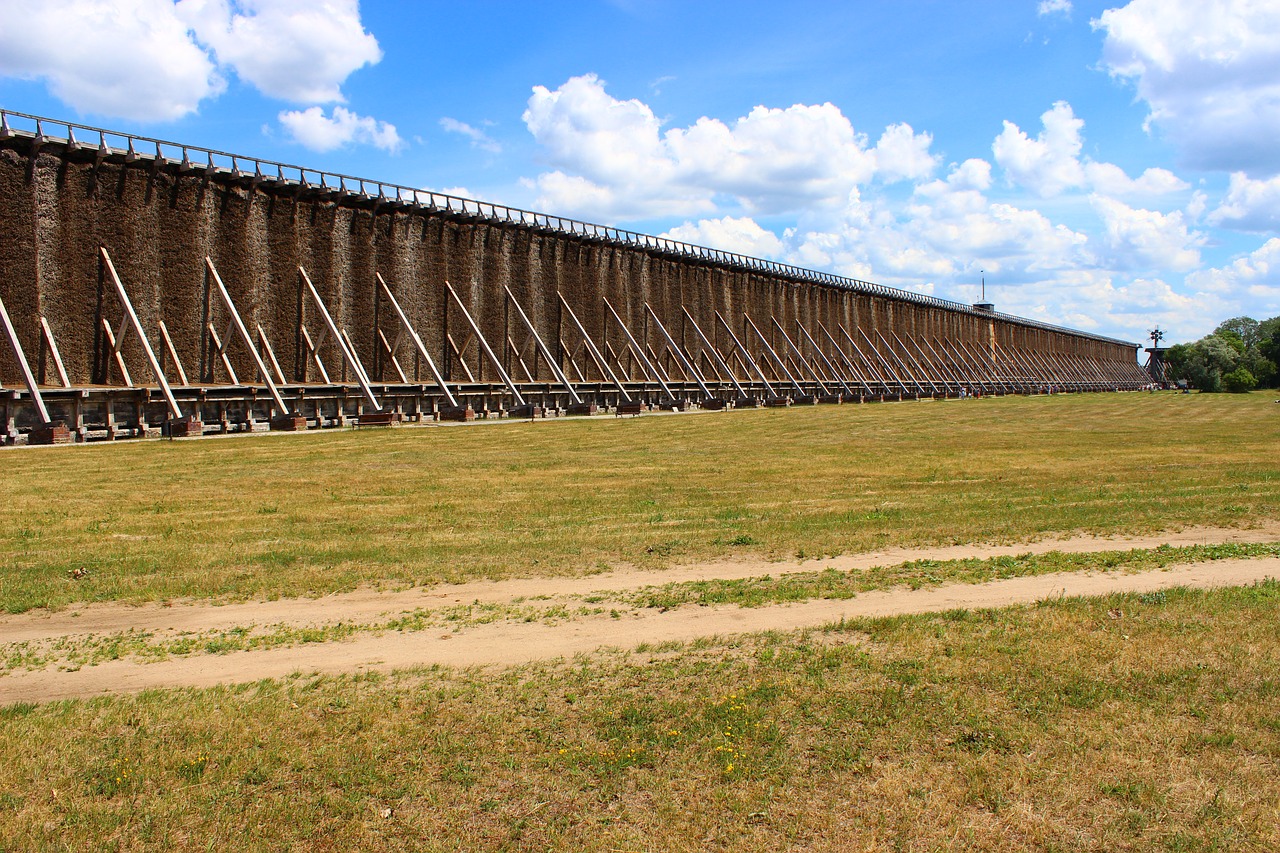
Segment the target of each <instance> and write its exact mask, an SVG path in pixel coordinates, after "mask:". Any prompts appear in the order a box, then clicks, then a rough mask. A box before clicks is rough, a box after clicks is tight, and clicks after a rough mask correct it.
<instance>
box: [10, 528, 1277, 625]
mask: <svg viewBox="0 0 1280 853" xmlns="http://www.w3.org/2000/svg"><path fill="white" fill-rule="evenodd" d="M1277 540H1280V526H1276V525H1271V526H1267V527H1262V528H1257V529H1253V530H1233V529H1220V528H1191V529H1187V530H1183V531H1177V532H1173V533H1161V534H1158V535H1155V536H1144V537H1106V538H1103V537H1097V536H1073V537H1070V538H1066V539H1047V540H1043V541H1039V542H1030V543H1022V544H1016V545H952V546H943V547H935V548H895V549H889V550H885V551H877V552H872V553H866V554H851V555H847V556H841V557H832V558H828V559H821V560H805V561H790V562H787V561H783V562H766V561H762V560H744V561H722V562H716V563H705V564H699V565H689V566H677V567H675V568H671V569H664V570H658V571H639V570H632V571H621V572H612V573H609V574H598V575H588V576H584V577H570V578H564V577H551V578H517V579H513V580H504V581H477V582H472V583H465V584H443V585H439V586H434V587H416V588H412V589H406V590H399V591H394V592H379V591H376V590H367V589H366V590H359V591H357V592H350V593H339V594H335V595H327V596H324V597H322V598H291V599H279V600H275V601H248V602H237V603H231V604H211V603H209V602H199V601H198V602H190V601H188V602H175V603H172V604H168V605H165V604H144V605H129V604H115V603H108V604H85V605H79V606H74V607H68V608H64V609H61V610H57V611H48V610H35V611H30V612H28V613H21V614H16V615H6V616H0V645H2V644H5V643H21V642H30V641H41V640H49V639H54V638H57V637H75V636H84V635H87V634H96V635H103V634H112V633H117V632H122V631H128V630H130V629H132V630H135V631H150V632H154V633H156V634H159V635H164V634H173V635H176V634H179V633H182V632H192V633H203V632H209V631H226V630H230V629H232V628H237V627H242V626H250V625H259V626H262V625H287V626H291V627H314V626H319V625H333V624H337V623H339V622H341V623H369V622H374V621H379V620H384V619H386V618H388V617H394V616H398V615H400V614H403V613H407V612H412V611H414V610H415V609H418V608H427V609H435V608H439V607H442V606H447V605H451V604H466V603H470V602H480V603H483V604H488V603H498V604H503V603H510V602H512V601H516V600H519V599H529V598H534V597H546V598H548V599H551V600H555V599H561V598H566V597H569V596H574V595H588V594H590V593H593V592H615V591H620V590H630V589H639V588H641V587H645V586H652V585H660V584H667V583H679V582H684V581H695V580H733V579H738V578H752V577H760V576H762V575H771V576H773V577H778V576H779V575H783V574H787V573H790V572H812V571H820V570H822V569H826V568H833V569H837V570H839V571H846V572H850V571H859V570H867V569H872V568H876V567H880V566H896V565H898V564H900V563H904V562H908V561H911V560H925V559H929V560H960V559H967V558H979V559H987V558H991V557H1000V556H1009V555H1015V554H1029V553H1030V554H1045V553H1048V552H1050V551H1060V552H1063V553H1091V552H1101V551H1127V550H1131V549H1134V548H1156V547H1159V546H1160V545H1175V546H1178V545H1217V544H1223V543H1229V542H1241V543H1244V542H1275V541H1277Z"/></svg>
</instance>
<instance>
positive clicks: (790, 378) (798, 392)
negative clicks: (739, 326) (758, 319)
mask: <svg viewBox="0 0 1280 853" xmlns="http://www.w3.org/2000/svg"><path fill="white" fill-rule="evenodd" d="M742 319H743V320H745V321H746V322H747V325H748V326H750V327H751V331H753V332H755V333H756V337H757V338H758V339H759V340H760V343H762V344H764V348H765V352H767V353H769V355H771V356H773V363H774V364H776V365H777V366H778V367H779V368H781V370H782V374H783V375H784V376H786V377H787V381H788V382H790V383H791V387H792V388H794V389H796V396H799V397H804V396H806V394H805V393H804V389H803V388H801V387H800V383H799V382H797V381H796V378H795V376H794V375H792V373H791V371H790V370H788V369H787V365H786V364H785V363H784V362H783V361H782V359H781V358H779V357H778V353H777V352H776V351H775V350H774V348H773V347H771V346H769V340H768V338H766V337H765V336H764V333H763V332H761V331H760V328H759V327H758V326H756V324H755V321H753V320H752V319H751V317H750V315H748V314H747V312H746V311H743V312H742Z"/></svg>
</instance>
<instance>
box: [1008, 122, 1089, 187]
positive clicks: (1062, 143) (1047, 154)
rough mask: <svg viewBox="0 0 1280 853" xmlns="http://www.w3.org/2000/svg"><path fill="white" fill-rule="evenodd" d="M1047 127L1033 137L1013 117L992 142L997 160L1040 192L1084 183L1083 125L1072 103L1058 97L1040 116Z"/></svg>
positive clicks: (1014, 178) (1017, 179)
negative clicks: (1082, 161) (1081, 137)
mask: <svg viewBox="0 0 1280 853" xmlns="http://www.w3.org/2000/svg"><path fill="white" fill-rule="evenodd" d="M1040 120H1041V121H1042V122H1043V123H1044V130H1042V131H1040V134H1039V135H1038V136H1037V137H1036V138H1035V139H1032V138H1031V137H1029V136H1027V134H1026V133H1024V132H1023V131H1022V129H1021V128H1019V127H1018V126H1017V125H1016V124H1014V123H1013V122H1011V121H1006V122H1005V123H1004V130H1002V131H1001V132H1000V135H999V136H997V137H996V141H995V142H994V143H992V146H991V150H992V152H993V153H994V154H995V158H996V162H997V163H998V164H1000V166H1001V168H1003V169H1004V170H1005V172H1007V173H1008V175H1009V178H1010V179H1011V180H1012V181H1014V182H1016V183H1018V184H1020V185H1022V186H1024V187H1026V188H1027V189H1029V190H1031V191H1032V192H1034V193H1036V194H1038V195H1040V196H1053V195H1057V194H1058V193H1060V192H1062V191H1063V190H1067V189H1070V188H1072V187H1078V186H1080V185H1081V184H1082V183H1084V169H1083V167H1081V165H1080V159H1079V158H1080V147H1081V141H1080V128H1082V127H1084V121H1083V120H1081V119H1078V118H1076V116H1075V113H1074V112H1073V111H1072V109H1071V105H1070V104H1068V103H1067V102H1066V101H1058V102H1057V103H1055V104H1054V105H1053V107H1052V108H1051V109H1050V110H1049V111H1048V112H1046V113H1044V115H1042V116H1041V117H1040Z"/></svg>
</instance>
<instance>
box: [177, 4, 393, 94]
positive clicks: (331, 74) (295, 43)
mask: <svg viewBox="0 0 1280 853" xmlns="http://www.w3.org/2000/svg"><path fill="white" fill-rule="evenodd" d="M176 8H177V13H178V16H179V17H180V18H181V19H182V20H184V21H185V22H186V23H187V24H188V25H189V26H190V27H191V29H192V30H194V31H195V34H196V38H198V39H199V40H200V42H201V43H202V44H204V45H207V46H208V47H209V48H211V49H212V50H213V52H214V53H215V54H216V55H217V58H218V62H219V63H221V64H223V65H227V66H230V67H232V68H234V69H235V71H236V75H237V76H239V77H240V79H242V80H244V81H246V82H248V83H252V84H253V85H254V87H256V88H257V89H258V90H259V91H261V92H262V93H263V94H266V95H269V96H271V97H273V98H280V99H282V100H286V101H293V102H295V103H303V104H323V103H332V102H334V101H339V102H341V101H345V98H343V96H342V91H341V88H340V87H341V85H342V82H343V81H344V80H346V79H347V77H349V76H350V75H351V73H352V72H353V71H355V70H356V69H358V68H361V67H363V66H365V65H372V64H375V63H377V62H378V61H380V60H381V59H382V51H381V49H379V47H378V41H377V39H375V38H374V37H373V36H372V35H370V34H369V33H367V32H365V29H364V26H363V25H362V24H361V23H360V9H359V4H358V3H357V0H181V2H179V3H178V4H177V7H176Z"/></svg>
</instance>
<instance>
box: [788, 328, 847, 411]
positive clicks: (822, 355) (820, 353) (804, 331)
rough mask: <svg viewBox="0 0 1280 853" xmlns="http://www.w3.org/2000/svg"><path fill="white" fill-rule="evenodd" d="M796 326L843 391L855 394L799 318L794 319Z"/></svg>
mask: <svg viewBox="0 0 1280 853" xmlns="http://www.w3.org/2000/svg"><path fill="white" fill-rule="evenodd" d="M796 328H797V329H799V330H800V334H802V335H804V338H805V340H807V341H808V342H809V346H811V347H813V350H814V352H816V353H817V354H818V357H819V358H821V359H822V361H823V363H824V364H826V366H827V369H828V370H830V371H831V375H832V376H834V377H835V378H836V381H837V382H839V383H840V387H841V388H843V389H844V393H846V394H848V395H849V396H850V397H853V396H855V395H854V393H853V389H852V388H850V387H849V385H848V383H846V382H845V381H844V379H843V378H842V377H841V376H840V371H838V370H837V369H836V366H835V365H834V364H832V363H831V359H829V358H827V354H826V353H825V352H823V351H822V348H821V347H819V346H818V342H817V341H815V340H814V339H813V335H811V334H809V330H808V329H806V328H805V327H804V325H803V324H802V323H801V322H800V321H799V320H796Z"/></svg>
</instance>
